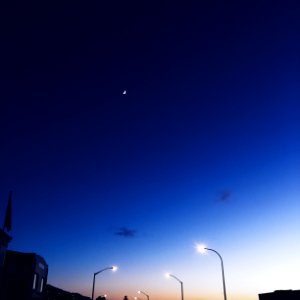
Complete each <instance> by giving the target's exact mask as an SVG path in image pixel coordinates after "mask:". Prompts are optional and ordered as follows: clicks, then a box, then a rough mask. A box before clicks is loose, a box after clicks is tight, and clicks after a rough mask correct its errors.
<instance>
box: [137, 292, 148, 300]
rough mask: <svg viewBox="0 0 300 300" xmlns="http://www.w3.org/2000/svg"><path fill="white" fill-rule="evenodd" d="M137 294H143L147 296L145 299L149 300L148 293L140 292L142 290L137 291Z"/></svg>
mask: <svg viewBox="0 0 300 300" xmlns="http://www.w3.org/2000/svg"><path fill="white" fill-rule="evenodd" d="M138 294H143V295H145V296H146V297H147V300H149V295H147V294H146V293H144V292H142V291H138Z"/></svg>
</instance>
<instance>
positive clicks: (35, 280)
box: [32, 273, 37, 290]
mask: <svg viewBox="0 0 300 300" xmlns="http://www.w3.org/2000/svg"><path fill="white" fill-rule="evenodd" d="M36 284H37V274H36V273H34V275H33V284H32V289H33V290H35V289H36Z"/></svg>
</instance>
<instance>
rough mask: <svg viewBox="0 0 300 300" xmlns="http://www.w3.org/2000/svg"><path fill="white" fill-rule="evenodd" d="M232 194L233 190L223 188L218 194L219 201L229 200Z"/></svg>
mask: <svg viewBox="0 0 300 300" xmlns="http://www.w3.org/2000/svg"><path fill="white" fill-rule="evenodd" d="M231 196H232V192H231V191H229V190H223V191H221V192H220V193H219V194H218V201H220V202H228V201H229V200H230V198H231Z"/></svg>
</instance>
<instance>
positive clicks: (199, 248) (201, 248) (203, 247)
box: [196, 244, 207, 254]
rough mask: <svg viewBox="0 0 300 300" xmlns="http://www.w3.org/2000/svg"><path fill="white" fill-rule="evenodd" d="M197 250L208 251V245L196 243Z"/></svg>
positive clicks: (202, 252)
mask: <svg viewBox="0 0 300 300" xmlns="http://www.w3.org/2000/svg"><path fill="white" fill-rule="evenodd" d="M196 249H197V252H199V253H201V254H204V253H205V252H206V249H207V248H206V246H205V245H203V244H198V245H196Z"/></svg>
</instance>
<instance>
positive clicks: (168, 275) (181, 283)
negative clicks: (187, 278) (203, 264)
mask: <svg viewBox="0 0 300 300" xmlns="http://www.w3.org/2000/svg"><path fill="white" fill-rule="evenodd" d="M166 277H167V278H170V277H173V278H174V279H176V280H177V281H178V282H179V283H180V287H181V300H184V299H183V282H182V281H181V280H180V279H179V278H177V277H176V276H175V275H172V274H170V273H167V274H166Z"/></svg>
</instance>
